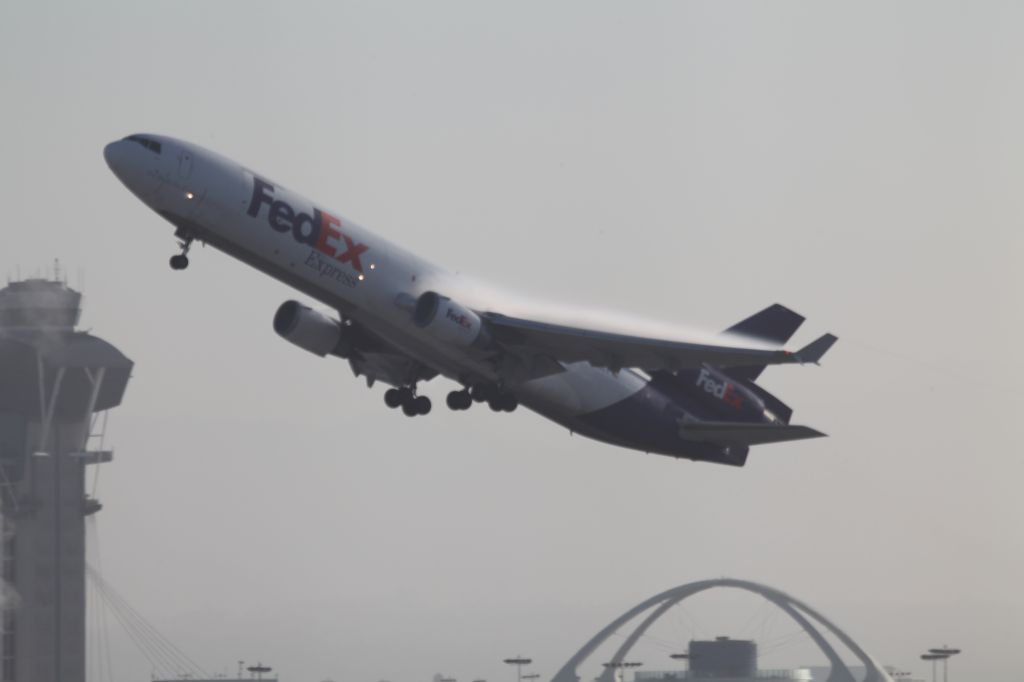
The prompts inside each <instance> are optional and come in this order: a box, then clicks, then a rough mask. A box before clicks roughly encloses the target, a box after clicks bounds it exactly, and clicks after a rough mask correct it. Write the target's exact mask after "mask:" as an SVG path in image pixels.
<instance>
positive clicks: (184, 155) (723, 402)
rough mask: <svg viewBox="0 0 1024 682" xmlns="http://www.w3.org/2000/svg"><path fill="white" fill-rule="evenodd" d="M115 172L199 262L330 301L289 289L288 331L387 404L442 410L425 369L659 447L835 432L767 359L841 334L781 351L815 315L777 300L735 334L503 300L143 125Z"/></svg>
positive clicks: (806, 352)
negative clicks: (514, 312) (564, 315)
mask: <svg viewBox="0 0 1024 682" xmlns="http://www.w3.org/2000/svg"><path fill="white" fill-rule="evenodd" d="M104 157H105V158H106V161H107V164H108V165H109V166H110V169H111V170H112V171H113V172H114V175H116V176H117V177H118V179H119V180H120V181H121V182H122V183H124V185H125V186H126V187H127V188H128V189H129V190H130V191H131V192H132V193H133V194H134V195H135V196H136V197H138V198H139V199H140V200H141V201H142V202H143V203H145V204H146V205H147V206H149V207H150V208H151V209H153V210H154V211H156V212H157V213H158V214H160V215H161V216H163V217H164V218H165V219H166V220H167V221H168V222H170V223H171V224H172V225H173V226H174V229H175V235H176V236H177V238H178V240H179V243H180V247H181V252H180V253H178V254H176V255H174V256H173V257H172V258H171V267H172V268H174V269H176V270H183V269H185V268H186V267H187V266H188V263H189V261H188V252H189V247H190V246H191V245H192V243H193V242H195V241H196V240H198V241H200V242H202V243H206V244H209V245H211V246H213V247H215V248H217V249H220V250H221V251H224V252H225V253H227V254H229V255H231V256H234V257H235V258H238V259H239V260H241V261H244V262H245V263H248V264H249V265H251V266H253V267H254V268H257V269H259V270H261V271H263V272H264V273H266V274H268V275H270V276H272V277H275V278H277V279H278V280H280V281H282V282H284V283H286V284H288V285H290V286H291V287H293V288H295V289H297V290H298V291H300V292H302V293H303V294H305V295H307V296H309V297H310V298H312V299H315V300H317V301H319V302H320V303H321V304H323V305H325V306H327V307H328V308H329V309H330V312H329V313H324V312H321V311H318V310H314V309H312V308H310V307H309V306H306V305H304V304H302V303H299V302H297V301H287V302H285V303H283V304H282V305H281V307H280V308H279V309H278V310H277V313H276V314H275V316H274V329H275V331H276V332H277V333H278V334H280V335H281V336H282V337H284V338H285V339H286V340H288V341H290V342H291V343H293V344H295V345H296V346H298V347H300V348H302V349H304V350H307V351H309V352H311V353H315V354H316V355H319V356H321V357H324V356H327V355H333V356H337V357H340V358H344V359H346V360H348V363H349V366H350V367H351V368H352V371H353V373H354V374H355V375H356V376H364V377H366V381H367V385H368V386H372V385H373V384H374V382H375V381H381V382H383V383H385V384H388V385H390V386H391V388H389V389H387V390H386V391H385V392H384V402H385V403H386V404H387V405H388V407H391V408H396V409H397V408H401V410H402V412H404V413H405V414H406V415H408V416H410V417H411V416H416V415H424V414H427V413H428V412H430V409H431V402H430V399H429V398H427V397H426V396H424V395H421V394H419V393H418V392H417V387H418V386H419V385H420V383H421V382H426V381H429V380H431V379H433V378H434V377H436V376H438V375H442V376H444V377H446V378H448V379H450V380H451V381H453V382H455V383H456V384H458V385H459V388H458V389H456V390H453V391H451V392H450V393H448V397H447V403H448V407H449V408H451V409H452V410H465V409H468V408H469V407H470V406H471V405H472V404H473V403H474V402H476V403H486V404H487V405H489V406H490V408H491V409H492V410H495V411H505V412H511V411H513V410H515V409H516V407H517V406H518V405H520V404H522V405H525V406H526V407H528V408H529V409H531V410H533V411H534V412H537V413H538V414H541V415H543V416H544V417H547V418H548V419H551V420H552V421H555V422H557V423H558V424H561V425H562V426H564V427H566V428H568V429H569V430H570V431H571V432H573V433H578V434H582V435H584V436H588V437H590V438H594V439H597V440H600V441H604V442H606V443H612V444H614V445H618V446H622V447H626V448H633V449H636V450H642V451H645V452H651V453H658V454H663V455H670V456H673V457H685V458H689V459H693V460H702V461H709V462H717V463H721V464H730V465H733V466H742V465H743V464H744V463H745V462H746V459H747V452H748V450H749V446H751V445H757V444H763V443H776V442H781V441H789V440H798V439H803V438H813V437H816V436H821V435H824V434H822V433H820V432H818V431H816V430H814V429H811V428H809V427H807V426H797V425H793V424H790V423H789V422H790V417H791V415H792V410H791V409H790V408H789V407H787V406H786V405H785V404H784V403H783V402H782V401H781V400H779V399H778V398H776V397H775V396H773V395H771V394H770V393H768V392H767V391H766V390H765V389H763V388H761V387H760V386H758V384H757V383H756V380H757V378H758V376H759V375H760V374H761V371H762V370H763V369H764V368H765V367H766V366H767V365H774V364H791V363H817V362H818V360H820V359H821V357H822V356H823V355H824V354H825V352H826V351H827V350H828V349H829V348H830V347H831V346H832V344H833V343H834V342H835V341H836V337H834V336H832V335H831V334H825V335H823V336H821V337H820V338H818V339H817V340H815V341H813V342H812V343H810V344H808V345H807V346H805V347H804V348H802V349H800V350H798V351H795V352H790V351H786V350H783V349H781V348H780V347H781V346H782V345H784V344H785V343H786V342H787V341H788V340H789V338H790V337H791V336H792V335H793V333H794V332H795V331H796V330H797V327H799V326H800V324H801V323H802V322H803V319H804V318H803V317H801V316H800V315H798V314H796V313H794V312H793V311H791V310H789V309H788V308H785V307H783V306H781V305H778V304H776V305H773V306H770V307H768V308H766V309H764V310H762V311H761V312H759V313H757V314H755V315H753V316H751V317H748V318H747V319H745V320H743V321H741V322H739V323H738V324H736V325H734V326H732V327H730V328H729V329H728V330H726V331H727V332H729V334H727V335H724V336H722V337H721V343H718V342H717V340H715V342H711V343H708V342H687V341H679V340H670V339H660V338H649V337H645V336H639V335H630V334H623V333H614V332H611V331H608V330H600V329H588V328H583V327H579V326H569V325H563V324H553V323H551V322H548V321H541V320H538V319H528V318H524V317H522V316H510V315H507V314H502V311H501V310H500V309H492V308H491V307H489V306H480V305H468V304H466V303H464V302H463V301H466V300H469V299H470V298H472V296H470V295H469V294H470V293H475V292H466V291H464V290H460V288H461V289H464V288H465V287H466V285H465V283H464V282H463V281H462V280H461V279H460V278H459V277H457V276H456V275H454V274H452V273H449V272H447V271H445V270H443V269H441V268H438V267H436V266H434V265H432V264H430V263H427V262H425V261H424V260H422V259H420V258H418V257H417V256H415V255H413V254H411V253H409V252H408V251H405V250H403V249H402V248H401V247H399V246H397V245H395V244H393V243H390V242H388V241H387V240H385V239H383V238H381V237H380V236H378V235H376V234H374V233H372V232H370V231H369V230H367V229H365V228H363V227H361V226H359V225H357V224H356V223H353V222H352V221H350V220H347V219H345V218H343V217H342V216H341V215H340V214H338V213H335V212H334V211H329V210H327V209H325V208H323V207H322V205H321V204H318V203H315V202H313V201H310V200H309V199H306V198H305V197H303V196H301V195H299V194H297V193H295V192H293V191H291V190H289V189H286V188H285V187H282V186H281V185H279V184H278V183H276V182H273V181H272V180H269V179H268V178H267V177H266V176H263V175H260V174H258V173H255V172H253V171H251V170H249V169H248V168H246V167H244V166H242V165H241V164H239V163H237V162H235V161H232V160H231V159H228V158H225V157H223V156H221V155H219V154H216V153H214V152H211V151H208V150H206V149H203V148H202V147H199V146H197V145H194V144H191V143H188V142H184V141H181V140H176V139H174V138H171V137H166V136H162V135H129V136H128V137H126V138H124V139H123V140H118V141H116V142H112V143H110V144H109V145H107V147H106V148H105V149H104Z"/></svg>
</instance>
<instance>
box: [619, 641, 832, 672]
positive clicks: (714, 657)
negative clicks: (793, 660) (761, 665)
mask: <svg viewBox="0 0 1024 682" xmlns="http://www.w3.org/2000/svg"><path fill="white" fill-rule="evenodd" d="M687 656H688V659H687V660H688V661H689V664H690V669H689V670H665V671H657V670H646V671H639V672H637V673H636V682H674V681H676V680H713V681H714V682H755V681H757V680H760V681H762V682H763V681H764V680H803V681H806V682H810V681H811V680H812V677H811V672H810V671H809V670H808V669H806V668H799V669H796V670H759V669H758V667H757V644H756V643H755V642H753V641H751V640H748V639H730V638H728V637H716V638H715V639H713V640H708V641H699V640H694V641H691V642H690V645H689V648H688V650H687ZM822 679H824V678H822Z"/></svg>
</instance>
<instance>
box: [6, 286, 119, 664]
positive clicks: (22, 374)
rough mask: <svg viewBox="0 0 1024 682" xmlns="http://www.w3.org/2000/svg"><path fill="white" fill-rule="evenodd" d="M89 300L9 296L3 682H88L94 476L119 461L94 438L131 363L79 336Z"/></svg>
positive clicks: (41, 289) (67, 294)
mask: <svg viewBox="0 0 1024 682" xmlns="http://www.w3.org/2000/svg"><path fill="white" fill-rule="evenodd" d="M80 302H81V295H80V294H79V293H78V292H76V291H74V290H72V289H69V288H68V287H67V286H66V285H65V284H64V283H62V282H59V281H51V280H45V279H28V280H24V281H20V282H13V283H10V284H8V286H7V287H6V288H4V289H0V513H2V517H3V518H2V522H3V526H2V530H3V535H2V538H3V541H2V543H0V573H2V576H3V579H4V583H5V584H4V586H3V587H4V595H3V604H2V621H0V626H2V635H0V682H85V670H86V661H85V622H86V621H85V584H86V573H85V517H86V516H88V515H90V514H93V513H95V512H97V511H99V509H100V504H99V502H98V501H97V500H95V499H92V498H90V497H88V496H86V492H85V490H86V489H85V471H86V468H87V467H88V466H89V465H97V464H99V463H101V462H105V461H109V460H110V459H111V453H110V452H108V451H104V450H103V449H102V447H99V448H97V447H95V446H96V441H97V440H99V439H97V438H95V437H94V435H95V434H96V431H97V426H98V424H101V423H102V422H101V421H100V420H99V416H100V415H101V413H102V412H104V411H105V410H107V409H109V408H111V407H115V406H117V405H118V404H120V402H121V397H122V395H123V394H124V390H125V386H126V385H127V383H128V377H129V374H130V372H131V369H132V362H131V360H129V359H128V358H126V357H125V356H124V355H123V354H122V353H121V352H120V351H119V350H117V349H116V348H114V346H112V345H110V344H109V343H107V342H106V341H104V340H103V339H100V338H97V337H95V336H92V335H91V334H89V333H87V332H83V331H76V330H75V325H76V324H77V323H78V317H79V314H80V307H79V305H80ZM90 446H93V447H92V448H91V449H90Z"/></svg>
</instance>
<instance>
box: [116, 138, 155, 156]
mask: <svg viewBox="0 0 1024 682" xmlns="http://www.w3.org/2000/svg"><path fill="white" fill-rule="evenodd" d="M124 139H126V140H131V141H132V142H137V143H139V144H141V145H142V146H143V147H145V148H146V149H148V150H149V151H151V152H156V153H157V154H159V153H160V143H159V142H157V141H156V140H151V139H149V138H148V137H143V136H142V135H129V136H128V137H126V138H124Z"/></svg>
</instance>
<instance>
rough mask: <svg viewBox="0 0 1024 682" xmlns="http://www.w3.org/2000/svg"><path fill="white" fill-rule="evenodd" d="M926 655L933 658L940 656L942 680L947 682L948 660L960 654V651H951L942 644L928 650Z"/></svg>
mask: <svg viewBox="0 0 1024 682" xmlns="http://www.w3.org/2000/svg"><path fill="white" fill-rule="evenodd" d="M928 653H929V654H933V655H935V656H942V659H941V660H942V680H943V682H949V659H950V658H952V657H953V656H956V655H957V654H958V653H960V649H952V648H950V647H948V646H946V645H945V644H943V645H942V646H940V647H938V648H936V649H929V650H928Z"/></svg>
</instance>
